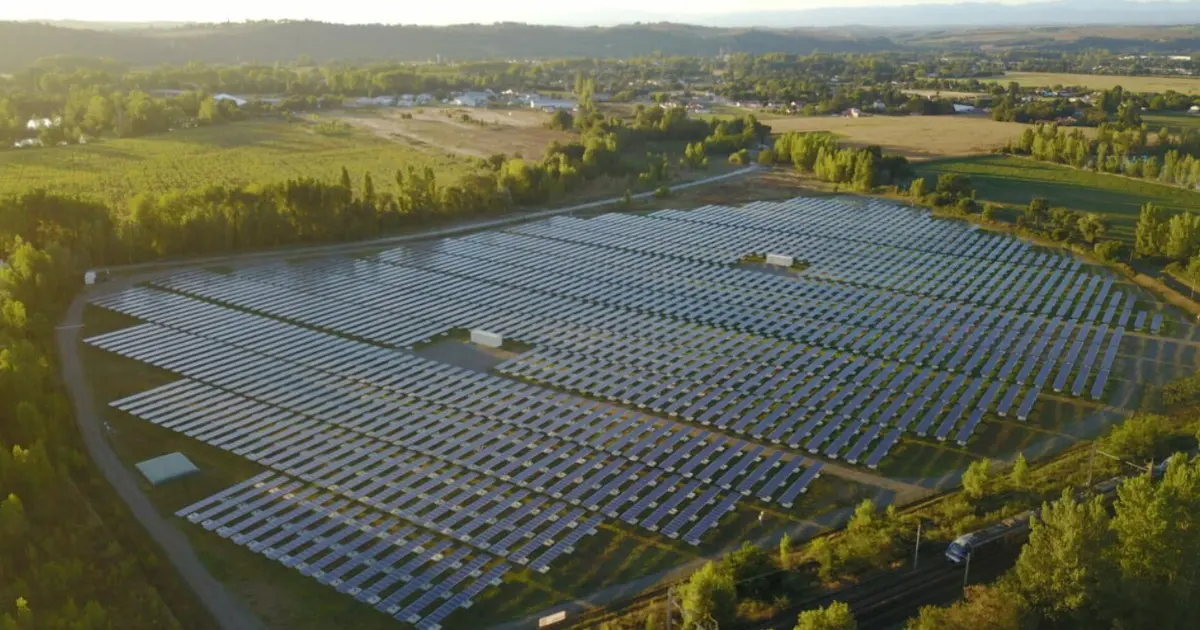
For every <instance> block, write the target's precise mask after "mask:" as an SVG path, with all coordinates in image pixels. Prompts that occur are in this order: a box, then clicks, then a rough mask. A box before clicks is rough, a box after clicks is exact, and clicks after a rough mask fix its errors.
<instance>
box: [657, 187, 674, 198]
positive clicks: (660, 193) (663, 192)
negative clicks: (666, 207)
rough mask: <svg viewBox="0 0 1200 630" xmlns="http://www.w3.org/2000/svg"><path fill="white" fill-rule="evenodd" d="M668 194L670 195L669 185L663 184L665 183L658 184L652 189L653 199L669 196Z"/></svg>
mask: <svg viewBox="0 0 1200 630" xmlns="http://www.w3.org/2000/svg"><path fill="white" fill-rule="evenodd" d="M670 196H671V187H670V186H665V185H664V186H659V187H658V188H656V189H655V190H654V198H655V199H666V198H667V197H670Z"/></svg>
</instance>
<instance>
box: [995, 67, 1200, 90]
mask: <svg viewBox="0 0 1200 630" xmlns="http://www.w3.org/2000/svg"><path fill="white" fill-rule="evenodd" d="M987 80H988V81H989V82H992V83H1005V84H1007V83H1008V82H1010V81H1016V82H1017V83H1020V84H1021V85H1022V86H1023V87H1052V86H1055V85H1063V86H1068V85H1080V86H1083V87H1086V88H1088V89H1092V90H1111V89H1112V88H1114V87H1116V86H1118V85H1119V86H1121V87H1122V88H1124V89H1126V90H1130V91H1133V92H1166V91H1167V90H1175V91H1176V92H1180V93H1182V94H1200V77H1133V76H1116V75H1104V74H1067V73H1057V72H1009V73H1007V74H1005V75H1004V76H1003V77H993V78H990V79H987Z"/></svg>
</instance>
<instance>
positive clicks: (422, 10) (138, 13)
mask: <svg viewBox="0 0 1200 630" xmlns="http://www.w3.org/2000/svg"><path fill="white" fill-rule="evenodd" d="M930 1H931V0H740V1H738V2H730V1H729V0H656V1H655V2H646V1H645V0H604V2H602V3H599V4H598V5H597V8H590V9H580V8H579V6H580V5H581V4H584V3H558V2H554V1H553V0H451V1H448V2H447V1H440V2H439V1H436V0H401V1H400V2H388V1H386V0H383V1H380V0H374V1H371V0H344V1H339V2H329V1H328V0H319V1H318V0H201V1H190V2H189V1H182V2H181V1H173V2H161V1H160V2H151V1H150V0H140V1H139V0H109V1H107V2H104V1H98V0H55V1H54V2H34V1H30V0H0V20H87V21H121V22H133V21H136V22H144V21H145V22H148V21H195V22H222V21H225V20H233V21H240V20H246V19H282V18H287V19H314V20H323V21H328V22H346V23H362V22H382V23H388V24H392V23H402V24H451V23H454V24H458V23H463V22H483V23H488V22H495V21H500V20H510V21H516V22H534V23H555V24H611V23H616V22H632V21H636V20H653V19H660V18H662V19H676V20H677V19H679V18H680V17H683V16H689V15H691V16H703V15H714V14H721V13H731V12H738V13H742V12H754V11H779V10H795V9H804V8H813V7H819V6H838V7H847V6H855V5H859V6H861V5H873V6H877V5H883V4H916V3H918V2H921V3H925V2H930ZM933 1H939V0H933ZM940 1H952V0H940ZM1009 1H1010V2H1012V3H1014V4H1015V3H1019V2H1021V0H1009ZM563 5H567V6H563ZM599 7H602V8H599Z"/></svg>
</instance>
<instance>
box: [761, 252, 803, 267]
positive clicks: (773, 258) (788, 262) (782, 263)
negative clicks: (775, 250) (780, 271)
mask: <svg viewBox="0 0 1200 630" xmlns="http://www.w3.org/2000/svg"><path fill="white" fill-rule="evenodd" d="M795 262H796V259H795V258H793V257H791V256H784V255H783V254H767V264H768V265H775V266H776V267H791V266H792V265H793V264H795Z"/></svg>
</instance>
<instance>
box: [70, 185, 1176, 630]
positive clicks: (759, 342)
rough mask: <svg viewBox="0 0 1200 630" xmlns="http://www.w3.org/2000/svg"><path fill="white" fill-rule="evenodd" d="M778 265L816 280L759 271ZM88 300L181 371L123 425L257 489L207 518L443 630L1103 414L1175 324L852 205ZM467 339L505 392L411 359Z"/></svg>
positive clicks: (1097, 278) (476, 374) (560, 225)
mask: <svg viewBox="0 0 1200 630" xmlns="http://www.w3.org/2000/svg"><path fill="white" fill-rule="evenodd" d="M781 257H782V258H785V259H789V260H790V259H794V260H795V261H799V262H800V263H802V264H801V265H798V266H797V268H793V267H789V266H782V267H774V266H770V265H764V264H761V263H747V262H745V261H746V260H747V259H748V258H752V259H753V260H761V259H763V258H766V259H768V260H779V259H780V258H781ZM93 303H94V305H95V306H99V307H101V308H104V309H108V310H111V311H115V312H118V313H121V314H124V315H127V316H130V317H133V318H136V319H137V320H140V321H141V322H142V323H140V324H138V325H135V326H131V327H127V328H123V329H120V330H117V331H114V332H108V333H104V334H101V335H97V336H92V337H90V338H88V339H87V340H86V341H87V343H88V344H91V345H92V346H95V347H96V348H100V349H103V350H104V351H107V352H109V353H114V354H116V355H119V356H122V357H125V358H127V359H132V360H134V361H138V362H143V363H145V364H148V365H151V366H154V367H156V368H159V369H161V370H165V371H167V372H170V373H171V374H173V375H174V376H175V377H176V378H175V380H173V381H172V382H169V383H167V384H166V385H162V386H159V387H155V388H153V389H149V390H146V391H142V392H139V393H136V394H134V395H132V396H127V397H123V398H120V399H118V400H114V401H112V402H111V406H112V407H113V408H114V409H116V410H119V411H120V412H122V413H125V414H129V415H130V416H132V417H134V418H137V419H139V420H141V421H145V422H148V423H152V424H154V425H157V426H159V427H163V428H165V429H168V430H170V431H173V432H177V433H179V434H182V435H185V436H188V437H190V438H193V439H194V440H198V441H200V442H203V443H205V444H208V445H210V446H212V447H216V448H218V449H222V450H223V451H226V452H228V453H230V454H232V455H234V456H237V457H240V458H244V459H246V460H249V461H250V462H253V463H254V464H255V465H257V466H258V467H259V468H260V469H261V472H260V473H259V474H257V475H255V476H252V477H250V478H248V479H245V480H244V481H242V482H241V483H238V484H236V485H233V486H232V487H228V488H226V489H224V490H223V491H221V492H218V493H216V494H213V495H212V496H208V497H206V498H204V499H202V500H200V501H198V502H196V503H194V504H192V505H188V506H186V507H184V508H183V509H181V510H179V511H178V513H177V514H178V516H180V517H182V518H184V519H186V520H187V521H189V522H190V524H188V525H185V526H186V527H197V528H203V529H205V530H208V531H211V532H214V533H215V534H217V535H219V536H220V537H221V538H224V539H227V540H228V541H230V542H232V543H234V544H236V545H239V546H241V547H243V548H245V549H248V550H250V551H252V552H254V553H257V554H260V555H262V556H265V557H266V558H269V559H271V560H273V561H275V562H277V563H279V564H281V565H283V566H285V567H289V568H291V569H294V570H296V571H298V572H300V573H301V574H303V575H305V576H308V577H310V578H311V579H313V580H315V581H317V582H319V583H320V584H322V585H325V586H327V587H328V588H330V589H334V590H336V591H337V592H339V593H342V594H344V596H345V597H347V598H354V599H356V600H358V601H360V602H363V603H365V604H367V605H370V606H373V607H374V608H376V609H377V610H379V611H380V612H382V613H384V614H387V615H391V616H393V617H395V618H396V619H398V620H400V621H403V622H407V623H410V624H412V625H414V626H415V627H417V628H421V629H428V630H432V629H436V628H440V627H442V626H444V625H449V626H454V625H455V622H454V617H453V615H454V614H455V613H456V612H457V611H460V610H461V609H464V608H467V607H470V606H471V605H472V604H473V603H476V602H477V601H479V600H480V599H481V598H485V597H487V596H488V594H489V593H490V592H494V591H491V590H489V589H492V588H493V587H496V586H499V585H500V584H502V582H503V581H504V580H505V578H506V576H510V575H511V572H513V571H532V572H538V573H545V572H548V571H552V570H553V569H554V567H555V566H558V565H559V564H560V563H562V562H563V559H564V557H567V556H570V555H571V554H573V553H575V552H576V551H577V549H578V548H579V547H580V546H581V543H583V542H584V541H585V540H586V539H587V538H588V537H590V536H593V535H594V534H596V532H597V530H598V528H600V527H601V526H603V525H605V524H606V523H613V524H616V525H619V526H621V527H629V528H633V529H635V530H637V531H640V532H642V533H643V534H645V535H647V536H653V537H665V538H667V539H675V540H678V541H681V542H682V543H684V544H687V545H691V546H698V547H699V546H703V545H704V544H705V543H706V541H709V540H711V539H712V537H713V536H714V535H715V532H716V531H717V530H719V529H720V528H722V526H723V522H724V523H725V525H726V526H727V525H728V518H727V517H728V515H729V514H730V513H731V512H733V511H735V510H736V509H737V508H738V507H739V506H742V507H743V508H746V507H749V508H752V509H760V508H761V509H766V508H771V509H780V510H785V511H786V510H795V509H796V506H797V504H798V503H799V499H800V497H801V496H802V495H803V494H804V493H805V492H806V490H808V489H809V488H810V487H811V486H812V484H813V483H814V481H815V480H816V479H817V478H818V477H820V476H821V474H822V472H825V473H826V474H830V475H833V474H837V473H836V472H835V470H836V469H850V470H860V471H863V472H865V473H868V474H878V473H872V472H871V471H872V470H873V469H877V468H879V466H880V464H881V463H883V462H886V461H887V460H888V458H889V457H890V456H891V457H896V455H895V453H894V450H895V448H896V446H897V444H898V443H901V442H902V441H920V442H927V443H930V444H935V445H936V444H941V443H944V444H945V445H947V446H953V447H958V446H965V445H969V444H972V443H973V440H978V439H980V438H979V432H980V428H981V425H983V426H986V424H987V423H989V422H996V421H1000V419H1004V421H1016V422H1029V423H1031V424H1032V423H1036V422H1037V415H1038V409H1039V406H1040V404H1041V403H1040V401H1042V400H1043V399H1044V398H1045V397H1057V398H1068V399H1069V398H1076V399H1080V400H1084V401H1088V402H1089V404H1090V403H1091V402H1092V401H1099V402H1101V403H1103V402H1104V401H1105V400H1106V398H1107V397H1109V395H1110V394H1111V392H1112V390H1113V385H1112V383H1113V382H1114V380H1115V379H1114V372H1118V371H1119V369H1118V367H1117V366H1116V365H1115V361H1116V359H1117V357H1118V353H1119V351H1120V348H1121V344H1122V341H1123V339H1127V338H1128V337H1127V333H1130V334H1135V331H1142V330H1146V331H1148V332H1150V333H1151V334H1156V333H1159V332H1160V330H1161V329H1162V327H1163V325H1164V323H1163V318H1162V315H1161V314H1160V313H1158V312H1154V313H1150V312H1147V311H1143V310H1140V309H1139V308H1138V307H1137V304H1136V299H1135V296H1134V295H1133V294H1132V293H1131V292H1130V291H1128V290H1126V289H1123V288H1122V285H1121V283H1119V282H1117V281H1116V280H1115V278H1114V277H1112V276H1111V275H1109V274H1105V273H1102V272H1100V271H1099V270H1098V269H1097V268H1095V267H1091V266H1088V265H1084V264H1082V263H1081V262H1080V261H1079V260H1077V259H1075V258H1073V257H1071V256H1069V255H1066V254H1063V253H1060V252H1056V251H1051V250H1045V249H1041V248H1037V247H1035V246H1033V245H1031V244H1029V243H1027V242H1024V241H1021V240H1018V239H1014V238H1010V237H1006V236H1002V235H997V234H992V233H988V232H985V231H980V230H976V229H972V228H971V227H969V226H968V225H966V224H964V223H961V222H954V221H945V220H939V219H935V218H933V217H931V216H930V215H928V214H927V213H923V212H919V211H915V210H911V209H909V208H905V207H902V206H897V205H895V204H892V203H888V202H884V201H878V200H862V199H850V198H799V199H794V200H791V201H786V202H769V203H768V202H759V203H751V204H749V205H746V206H742V207H737V208H734V207H724V206H707V207H704V208H700V209H696V210H689V211H679V210H664V211H658V212H654V213H652V214H648V215H640V216H639V215H631V214H606V215H602V216H598V217H594V218H589V219H581V218H573V217H557V218H553V219H549V220H545V221H540V222H536V223H527V224H523V225H519V226H516V227H512V228H508V229H505V230H501V231H492V232H481V233H475V234H471V235H468V236H463V237H460V238H452V239H444V240H439V241H432V242H427V243H420V244H416V245H413V246H407V247H402V248H397V249H392V250H389V251H385V252H381V253H376V254H371V255H368V256H365V257H361V258H350V257H340V258H327V259H319V260H307V261H302V262H296V263H272V264H265V265H260V266H255V267H247V268H241V269H236V270H230V271H229V272H228V273H221V272H215V271H205V270H192V271H186V272H181V273H177V274H175V275H170V276H165V277H161V278H159V279H157V280H155V281H153V282H151V283H149V284H146V285H142V286H137V287H132V288H128V289H124V290H122V291H120V292H117V293H111V294H108V295H104V296H101V297H97V298H95V299H94V301H93ZM466 330H474V331H488V332H490V333H493V334H494V335H498V336H500V337H502V338H503V339H504V340H505V342H506V345H505V347H506V348H508V350H505V351H503V352H499V353H497V359H496V364H495V366H494V367H493V368H492V369H490V370H479V369H469V368H466V367H462V366H458V365H454V364H451V363H448V362H443V361H438V360H435V359H431V358H428V357H426V356H423V355H422V354H421V353H420V352H419V351H418V349H419V348H421V347H423V346H425V345H427V344H430V343H445V342H446V341H444V340H449V339H453V338H456V337H455V335H456V334H457V333H458V332H461V331H466ZM1136 334H1144V333H1140V332H1138V333H1136ZM460 336H461V335H460ZM509 342H516V344H515V346H519V347H518V348H517V349H515V350H514V349H513V348H514V346H513V345H511V344H510V343H509ZM453 343H460V344H464V345H465V342H458V341H455V342H453ZM546 603H547V605H548V604H550V603H551V602H546Z"/></svg>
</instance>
